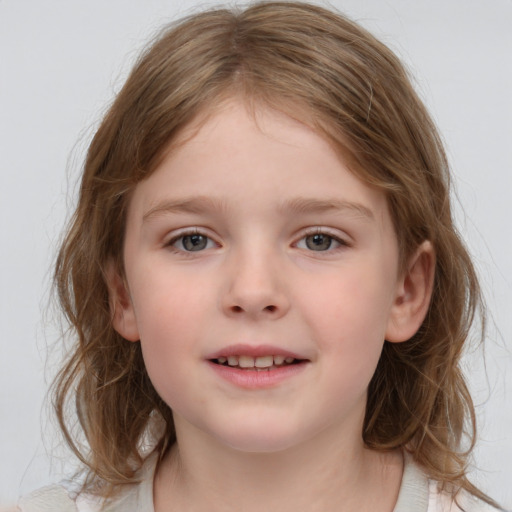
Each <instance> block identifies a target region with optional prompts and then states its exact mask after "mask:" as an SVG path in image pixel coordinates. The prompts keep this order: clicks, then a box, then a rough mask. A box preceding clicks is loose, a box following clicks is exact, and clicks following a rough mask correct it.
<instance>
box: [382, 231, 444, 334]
mask: <svg viewBox="0 0 512 512" xmlns="http://www.w3.org/2000/svg"><path fill="white" fill-rule="evenodd" d="M435 259H436V258H435V254H434V248H433V247H432V244H431V243H430V242H429V241H428V240H427V241H425V242H423V243H422V244H421V245H420V246H419V247H418V249H417V250H416V252H415V253H414V254H413V255H412V257H411V258H410V260H409V261H408V264H407V267H406V269H405V271H404V272H403V275H402V276H401V277H400V278H399V281H398V283H397V291H396V296H395V300H394V303H393V306H392V309H391V314H390V317H389V321H388V328H387V331H386V340H387V341H390V342H392V343H399V342H402V341H407V340H408V339H410V338H412V337H413V336H414V335H415V334H416V332H418V329H419V328H420V326H421V324H422V322H423V320H424V319H425V316H426V315H427V312H428V308H429V306H430V298H431V297H432V289H433V286H434V273H435Z"/></svg>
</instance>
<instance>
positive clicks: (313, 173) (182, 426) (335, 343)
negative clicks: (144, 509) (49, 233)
mask: <svg viewBox="0 0 512 512" xmlns="http://www.w3.org/2000/svg"><path fill="white" fill-rule="evenodd" d="M198 198H199V199H198ZM194 237H195V238H194ZM192 242H195V243H196V244H197V245H196V246H194V245H193V243H192ZM191 248H195V249H198V250H190V249H191ZM124 260H125V261H124V263H125V272H126V275H125V278H124V279H121V278H120V277H119V276H118V275H117V274H116V273H115V272H114V271H112V272H111V275H110V290H111V301H112V304H113V307H114V310H115V314H114V326H115V327H116V329H117V330H118V331H119V332H120V334H121V335H122V336H123V337H125V338H126V339H127V340H130V341H133V342H139V340H140V343H141V346H142V350H143V355H144V361H145V364H146V367H147V371H148V373H149V376H150V378H151V380H152V383H153V385H154V386H155V389H156V390H157V391H158V393H159V394H160V396H161V397H162V398H163V399H164V400H165V401H166V403H167V404H168V405H169V406H170V407H171V409H172V410H173V415H174V420H175V425H176V432H177V438H178V443H177V446H174V447H173V449H172V450H171V451H170V452H169V453H168V454H167V456H166V457H165V458H164V460H163V461H162V463H161V464H160V465H159V468H158V470H157V474H156V478H155V488H154V498H155V508H156V510H157V512H160V511H171V510H180V511H185V510H187V511H188V510H190V511H192V510H193V511H202V510H205V511H206V510H209V511H211V510H222V511H229V510H240V509H242V510H244V511H251V510H261V509H262V508H263V509H264V510H283V511H287V510H290V511H292V510H293V511H297V510H304V511H308V512H310V511H317V510H318V511H323V512H326V511H330V510H333V511H334V510H336V511H340V510H372V511H379V510H382V511H391V510H392V509H393V506H394V503H395V502H396V497H397V494H398V489H399V486H400V479H401V473H402V458H401V454H399V453H386V454H382V453H377V452H373V451H370V450H368V449H366V448H365V447H364V444H363V442H362V438H361V429H362V423H363V419H364V411H365V405H366V393H367V388H368V384H369V382H370V379H371V377H372V375H373V373H374V371H375V367H376V365H377V362H378V359H379V356H380V353H381V350H382V346H383V343H384V340H385V339H387V340H389V341H392V342H401V341H405V340H407V339H408V338H410V337H411V336H412V335H413V334H414V333H415V332H416V330H417V329H418V327H419V326H420V324H421V322H422V320H423V318H424V316H425V314H426V311H427V308H428V302H429V298H430V293H431V286H432V273H433V266H434V256H433V251H432V248H431V246H430V244H429V243H428V242H425V243H424V244H423V245H422V246H420V247H419V248H418V251H417V253H416V254H415V255H414V257H413V258H411V261H410V262H409V266H408V268H407V269H406V270H405V271H404V272H399V269H398V244H397V239H396V235H395V232H394V228H393V224H392V220H391V218H390V215H389V211H388V207H387V203H386V199H385V197H384V195H383V194H382V193H381V192H379V191H377V190H375V189H373V188H370V187H369V186H367V185H365V184H364V183H363V182H361V181H360V180H359V179H358V178H357V177H356V176H355V175H354V174H353V173H351V172H350V171H349V169H348V168H347V166H346V164H345V163H344V161H343V159H342V158H340V156H339V154H338V153H337V152H335V151H334V150H333V148H332V147H331V146H330V145H329V143H328V142H327V141H326V140H324V139H323V138H322V137H320V136H319V135H318V134H316V133H315V132H314V131H312V130H311V129H310V128H308V127H307V126H305V125H303V124H301V123H299V122H297V121H295V120H293V119H291V118H289V117H287V116H285V115H284V114H281V113H277V112H275V111H271V110H268V109H265V108H263V107H261V108H258V109H256V113H255V114H251V113H249V112H248V111H247V109H246V107H245V105H244V104H243V102H241V101H238V100H236V99H233V100H231V101H229V102H227V103H226V104H224V105H223V106H222V107H221V108H219V109H218V110H216V111H215V112H214V113H213V114H212V115H211V116H210V117H208V118H207V119H206V120H205V121H204V120H203V122H201V123H200V124H197V125H192V126H191V127H190V130H189V131H188V132H187V133H185V134H184V136H183V141H182V144H179V145H175V146H173V148H170V150H169V152H168V154H167V156H166V157H165V158H164V160H163V161H162V163H161V164H160V166H159V167H158V168H157V170H156V171H155V172H154V173H153V174H152V175H151V176H150V177H149V178H148V179H147V180H145V181H143V182H141V183H140V184H139V185H138V186H137V187H136V189H135V191H134V193H133V196H132V198H131V201H130V205H129V209H128V217H127V228H126V237H125V247H124ZM234 344H236V345H242V348H240V351H241V352H243V351H244V348H243V347H249V349H247V350H250V349H251V348H254V347H256V348H258V347H260V346H261V345H265V346H267V347H270V348H269V349H268V351H272V352H274V353H280V351H281V352H283V351H290V352H292V353H293V354H295V355H296V356H298V357H299V358H300V359H301V360H302V361H303V363H302V364H301V365H300V371H298V372H296V373H295V374H293V375H290V376H287V377H286V378H284V379H282V380H280V381H279V382H278V383H276V384H275V385H272V386H270V387H261V386H260V387H256V388H254V387H253V388H250V387H249V388H247V387H244V386H240V385H237V384H236V383H233V382H231V381H229V380H226V379H225V378H223V377H222V376H220V375H219V373H218V372H217V371H216V369H215V366H213V363H212V362H211V356H212V354H219V353H222V352H223V351H225V350H227V347H228V348H229V347H230V346H232V345H234ZM240 355H243V354H240ZM246 371H251V370H246ZM271 371H272V370H271ZM306 461H307V462H306Z"/></svg>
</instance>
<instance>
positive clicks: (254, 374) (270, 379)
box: [208, 361, 307, 389]
mask: <svg viewBox="0 0 512 512" xmlns="http://www.w3.org/2000/svg"><path fill="white" fill-rule="evenodd" d="M208 364H209V365H210V367H211V368H212V369H213V371H214V372H215V373H216V374H217V375H219V376H220V377H222V378H223V379H225V380H227V381H228V382H230V383H231V384H234V385H235V386H238V387H241V388H246V389H265V388H272V387H275V386H277V385H278V384H280V383H281V382H283V381H285V380H286V379H289V378H291V377H294V376H295V375H298V374H300V373H302V372H303V371H304V369H305V368H306V366H307V362H306V361H304V362H302V363H297V364H290V365H286V366H281V367H278V368H274V369H273V370H262V371H258V370H252V369H249V370H245V369H241V368H233V367H231V366H224V365H221V364H217V363H213V362H212V361H208Z"/></svg>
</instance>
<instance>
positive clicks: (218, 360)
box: [217, 357, 227, 364]
mask: <svg viewBox="0 0 512 512" xmlns="http://www.w3.org/2000/svg"><path fill="white" fill-rule="evenodd" d="M226 361H227V358H226V357H217V362H218V363H219V364H224V363H225V362H226Z"/></svg>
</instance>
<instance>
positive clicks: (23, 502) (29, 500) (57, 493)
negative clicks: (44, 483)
mask: <svg viewBox="0 0 512 512" xmlns="http://www.w3.org/2000/svg"><path fill="white" fill-rule="evenodd" d="M15 510H16V509H15ZM17 510H19V512H46V511H48V512H50V511H51V510H53V511H55V510H59V512H77V510H78V509H77V508H76V504H75V502H74V500H73V499H71V497H70V496H69V494H68V492H67V490H66V489H65V488H64V487H62V486H61V485H50V486H48V487H43V488H42V489H38V490H37V491H33V492H31V493H30V494H29V495H27V496H24V497H23V498H21V499H20V500H19V502H18V509H17Z"/></svg>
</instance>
